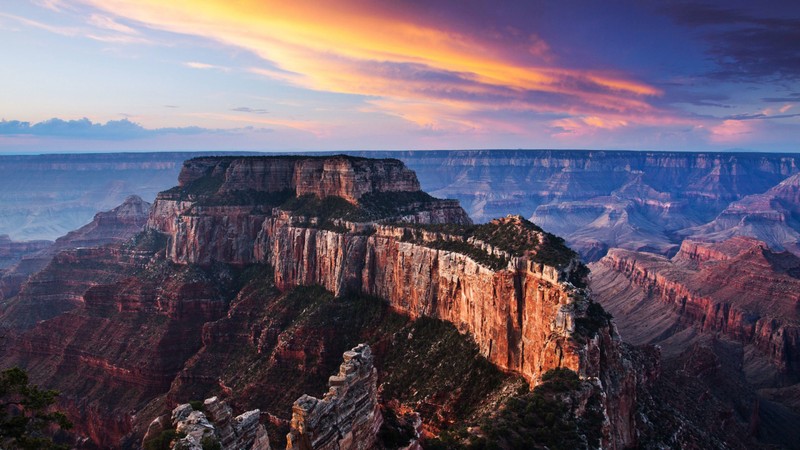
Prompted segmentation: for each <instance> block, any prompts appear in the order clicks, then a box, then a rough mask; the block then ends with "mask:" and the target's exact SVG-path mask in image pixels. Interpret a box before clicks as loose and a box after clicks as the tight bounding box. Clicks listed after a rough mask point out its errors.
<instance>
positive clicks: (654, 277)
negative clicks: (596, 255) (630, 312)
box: [593, 237, 800, 374]
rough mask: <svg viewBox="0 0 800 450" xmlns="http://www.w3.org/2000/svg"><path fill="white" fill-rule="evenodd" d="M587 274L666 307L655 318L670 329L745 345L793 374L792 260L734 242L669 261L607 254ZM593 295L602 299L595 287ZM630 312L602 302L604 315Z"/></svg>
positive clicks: (795, 284)
mask: <svg viewBox="0 0 800 450" xmlns="http://www.w3.org/2000/svg"><path fill="white" fill-rule="evenodd" d="M593 269H594V272H595V275H594V277H595V278H596V279H602V278H603V277H604V276H605V275H606V274H609V275H610V274H620V275H622V276H624V277H625V278H627V279H628V280H630V283H632V284H633V285H636V286H640V287H641V288H642V289H644V290H646V291H647V292H649V295H650V296H651V297H652V298H653V300H654V301H658V302H662V303H663V304H665V305H667V306H669V308H670V309H671V310H672V311H673V313H671V314H668V315H664V316H662V318H663V319H665V320H670V319H671V322H672V324H673V325H670V326H674V325H679V326H683V327H686V326H691V327H694V328H697V329H699V330H700V331H702V332H705V333H715V332H720V333H723V334H725V335H727V336H729V337H730V338H732V339H735V340H737V341H741V342H744V343H747V344H752V345H753V346H754V347H755V348H757V349H758V350H759V351H760V352H761V353H762V354H763V355H764V356H766V357H767V358H769V360H770V361H771V362H772V363H773V364H774V365H775V366H777V367H779V368H780V369H781V370H784V371H787V372H789V373H795V374H796V373H797V370H798V368H799V367H800V326H799V325H800V316H798V312H797V304H798V303H800V294H798V293H800V280H798V279H797V278H796V277H795V276H796V273H797V271H798V270H799V269H800V259H798V258H796V257H794V256H793V255H790V254H787V253H784V254H777V253H774V252H772V251H771V250H769V248H768V247H767V246H766V245H765V244H764V243H762V242H759V241H756V240H754V239H750V238H742V237H740V238H734V239H731V240H729V241H726V242H724V243H721V244H700V243H697V242H691V241H685V242H684V244H683V246H682V247H681V251H680V252H679V253H678V254H677V255H676V256H675V257H674V258H673V259H672V260H668V259H666V258H663V257H659V256H656V255H649V254H643V253H635V252H629V251H625V250H620V249H613V250H612V251H610V252H609V254H608V255H607V256H606V257H605V258H603V259H602V260H601V261H600V262H598V263H596V265H594V266H593ZM609 278H610V277H609ZM598 292H599V295H600V298H601V299H603V298H604V296H608V294H606V292H607V291H606V290H605V289H603V288H601V289H599V290H598ZM632 306H633V305H630V304H629V305H625V304H622V302H614V300H613V299H609V309H610V310H611V311H612V312H615V311H616V310H618V309H623V308H631V307H632ZM620 312H621V313H623V314H625V313H624V312H623V311H620ZM623 332H624V331H623ZM636 337H637V334H636V333H633V336H632V338H633V339H634V342H636V341H637V339H636ZM643 340H644V341H645V342H646V341H647V339H643ZM651 341H652V339H651Z"/></svg>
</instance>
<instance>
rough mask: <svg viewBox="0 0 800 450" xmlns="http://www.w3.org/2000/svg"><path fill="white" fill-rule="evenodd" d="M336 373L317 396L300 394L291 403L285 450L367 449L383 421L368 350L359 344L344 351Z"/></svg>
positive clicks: (376, 375) (375, 373) (371, 357)
mask: <svg viewBox="0 0 800 450" xmlns="http://www.w3.org/2000/svg"><path fill="white" fill-rule="evenodd" d="M343 358H344V362H342V364H341V366H339V373H338V374H336V375H334V376H332V377H330V380H329V381H328V384H329V386H330V387H329V390H328V392H327V393H326V394H325V396H324V397H323V398H321V399H318V398H315V397H311V396H310V395H303V396H302V397H300V398H299V399H297V401H296V402H294V406H293V407H292V421H291V431H290V432H289V434H288V435H287V436H286V441H287V443H286V449H287V450H367V449H372V448H375V447H376V441H377V437H378V430H379V429H380V427H381V424H382V423H383V417H382V416H381V411H380V408H379V407H378V373H377V370H376V369H375V367H373V356H372V351H371V350H370V348H369V345H367V344H359V345H357V346H356V347H354V348H353V349H352V350H350V351H346V352H344V355H343Z"/></svg>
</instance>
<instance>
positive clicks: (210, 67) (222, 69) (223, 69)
mask: <svg viewBox="0 0 800 450" xmlns="http://www.w3.org/2000/svg"><path fill="white" fill-rule="evenodd" d="M183 65H184V66H186V67H191V68H192V69H199V70H219V71H220V72H230V71H231V69H230V67H224V66H217V65H215V64H207V63H202V62H197V61H188V62H185V63H183Z"/></svg>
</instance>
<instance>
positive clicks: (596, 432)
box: [424, 368, 603, 450]
mask: <svg viewBox="0 0 800 450" xmlns="http://www.w3.org/2000/svg"><path fill="white" fill-rule="evenodd" d="M584 389H592V388H591V386H590V385H587V383H585V382H581V381H580V379H579V378H578V375H577V374H576V373H575V372H573V371H571V370H569V369H563V368H562V369H553V370H550V371H548V372H547V373H546V374H545V375H544V376H543V377H542V384H540V385H539V386H537V387H536V388H534V389H533V391H531V392H528V391H527V388H525V389H521V390H520V392H518V393H517V394H516V395H513V396H511V397H510V398H508V399H507V400H506V402H505V404H504V405H503V406H502V408H501V409H500V410H499V411H498V412H497V413H496V414H493V415H489V416H487V417H484V418H483V419H481V420H480V421H479V422H478V424H477V427H470V428H469V429H468V428H467V427H465V426H461V427H459V428H456V429H452V430H448V431H446V432H444V433H442V434H441V435H440V436H439V437H438V438H435V439H431V440H428V441H426V442H425V444H424V445H425V448H426V449H433V450H444V449H462V450H479V449H481V450H482V449H487V450H488V449H492V450H517V449H519V450H522V449H550V450H559V449H563V450H568V449H570V450H571V449H580V448H597V447H599V445H600V438H601V437H602V429H601V427H602V422H603V414H602V411H600V403H599V399H598V398H596V396H597V394H596V393H591V394H590V396H589V400H588V403H587V408H586V411H585V413H584V414H583V415H582V416H580V417H576V415H575V414H574V411H572V409H571V408H570V406H569V405H570V402H569V401H566V400H567V399H569V398H570V397H572V398H573V399H574V398H575V397H577V394H579V393H580V392H581V391H582V390H584Z"/></svg>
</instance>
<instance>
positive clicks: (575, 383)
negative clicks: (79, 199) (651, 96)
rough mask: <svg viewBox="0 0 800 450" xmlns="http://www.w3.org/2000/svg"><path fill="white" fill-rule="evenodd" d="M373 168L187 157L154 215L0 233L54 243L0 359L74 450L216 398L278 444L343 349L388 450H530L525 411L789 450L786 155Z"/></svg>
mask: <svg viewBox="0 0 800 450" xmlns="http://www.w3.org/2000/svg"><path fill="white" fill-rule="evenodd" d="M381 156H386V155H385V154H383V153H382V154H381ZM391 156H396V157H397V159H388V160H387V159H383V160H373V159H369V158H363V157H353V156H341V155H339V156H304V155H286V156H276V157H254V156H244V157H239V156H223V157H205V156H203V157H198V158H194V159H190V160H188V161H186V162H185V163H184V164H183V166H182V169H181V172H180V174H177V175H176V176H177V179H178V185H177V186H175V187H172V188H168V186H169V185H166V186H163V187H161V188H160V189H161V192H160V193H159V194H158V195H157V196H156V198H155V201H154V202H153V204H152V207H150V205H148V204H146V202H143V201H142V200H141V199H138V200H137V199H135V198H131V199H129V200H130V201H126V202H125V203H126V205H124V207H120V209H119V210H115V211H118V212H117V213H114V214H112V213H108V214H110V215H102V214H98V215H97V216H96V217H95V220H94V221H93V222H92V223H91V224H90V225H87V226H86V227H84V228H83V229H82V230H83V231H80V230H79V231H78V232H76V233H71V234H68V235H67V236H65V237H64V238H61V239H59V240H58V241H56V244H55V245H50V244H49V243H35V242H31V243H29V244H17V243H14V242H13V241H11V240H10V239H9V240H8V242H9V245H8V248H9V251H8V252H7V254H8V256H9V258H8V259H9V261H12V260H16V261H18V262H17V263H14V264H17V265H19V261H28V262H29V263H30V262H32V261H34V260H35V258H33V257H32V256H31V255H36V254H37V252H42V254H44V253H45V252H46V251H47V250H44V249H37V247H36V246H37V245H42V246H48V247H49V248H51V250H49V251H50V252H51V253H50V254H49V256H48V258H49V259H47V261H48V262H47V264H43V265H42V266H43V267H42V266H40V267H38V268H37V270H38V269H39V268H40V269H41V270H40V271H38V272H36V271H33V272H31V274H30V275H29V274H26V275H25V276H24V277H17V280H18V282H17V286H18V287H16V288H14V289H11V290H7V292H8V295H6V296H5V297H6V298H5V299H4V300H3V301H2V308H0V324H2V327H3V339H5V340H6V342H5V343H4V346H3V350H2V352H0V364H2V365H3V366H10V365H14V364H19V365H21V366H23V367H25V368H26V369H27V370H29V371H30V372H31V374H32V378H33V380H34V381H35V382H37V383H40V384H42V385H45V386H49V387H53V388H56V389H59V390H61V391H62V393H63V394H62V396H61V406H62V407H63V408H64V409H65V410H66V411H67V412H68V413H69V415H70V417H72V418H73V419H74V420H75V422H76V424H77V427H76V434H77V435H80V436H83V437H84V438H85V441H83V442H84V444H83V445H85V446H86V448H91V446H92V445H96V446H100V447H103V448H105V447H115V448H136V447H138V446H139V445H142V443H143V440H142V439H143V437H144V436H145V435H147V436H148V439H152V438H153V436H151V435H150V434H149V433H148V428H149V426H150V425H151V423H152V421H153V420H154V419H155V418H157V417H164V414H168V413H169V412H170V411H172V410H173V409H174V408H175V407H176V406H177V405H180V404H184V403H186V402H188V401H190V400H191V401H197V400H200V399H204V398H210V397H213V396H217V397H218V398H219V399H223V400H222V401H224V402H226V403H227V404H230V405H231V408H233V409H235V410H237V411H247V410H255V409H259V410H260V411H261V413H260V418H261V419H260V422H261V423H262V425H263V426H264V427H265V429H266V430H268V432H269V433H268V434H269V440H270V441H271V442H270V444H271V446H272V448H283V447H284V446H286V444H287V440H286V438H285V437H286V436H287V435H288V434H289V433H291V432H292V429H293V428H292V423H293V422H295V423H298V422H297V421H296V420H294V419H293V418H292V411H293V405H294V404H295V402H296V401H298V399H301V398H306V399H307V400H308V401H309V402H310V401H311V400H309V399H312V398H316V397H318V398H323V397H320V396H319V395H320V394H323V393H324V392H326V391H327V390H329V389H330V386H329V385H328V382H329V376H330V375H331V374H336V373H338V369H339V366H340V363H341V355H342V354H343V353H345V352H347V351H349V350H352V349H353V348H354V347H355V346H356V345H357V344H360V343H368V344H369V346H370V348H371V349H372V350H371V351H372V358H373V360H374V362H373V364H374V367H375V368H377V371H376V372H375V373H376V375H375V377H376V378H377V386H378V388H379V392H381V394H380V395H379V396H378V397H379V401H378V406H379V410H380V416H381V417H383V420H382V423H381V425H375V423H376V422H370V423H372V425H370V426H369V427H368V428H370V429H372V428H374V427H373V425H374V426H377V427H379V428H380V431H379V432H378V434H379V436H380V438H379V440H378V441H379V443H380V445H384V446H385V445H388V444H387V443H388V442H396V443H398V444H397V445H396V446H394V447H391V448H400V447H402V446H403V445H421V446H422V448H428V447H430V448H468V445H469V443H470V442H478V441H481V442H485V443H488V442H495V443H497V442H502V443H503V444H502V445H503V446H505V445H510V444H509V441H508V440H507V439H509V437H508V436H509V434H508V433H512V434H515V433H517V432H519V433H523V434H524V433H530V434H526V435H529V436H534V435H535V436H537V437H535V438H533V437H531V438H530V439H532V440H531V441H530V442H537V443H539V445H550V444H542V443H543V442H549V441H547V439H548V437H547V436H544V435H542V434H541V432H533V431H530V430H527V429H526V428H525V425H523V424H522V422H515V421H516V420H517V419H514V412H513V407H515V406H514V405H520V404H524V403H525V402H530V401H534V402H539V403H541V402H545V403H544V404H546V405H550V406H547V408H553V410H554V411H560V412H559V413H558V414H556V416H557V417H559V418H560V419H559V420H562V419H563V420H564V421H565V422H563V423H562V425H563V426H564V427H565V428H564V429H565V430H566V429H570V430H574V431H575V433H576V434H575V435H574V438H575V439H577V440H576V441H574V442H581V444H575V446H578V447H582V448H594V447H598V446H603V447H604V448H628V447H631V446H640V447H643V448H657V447H659V446H662V447H663V446H665V445H666V446H673V447H674V446H699V447H702V448H759V446H760V445H762V444H763V442H766V443H768V444H769V443H772V444H777V445H783V446H788V447H791V445H790V444H787V443H791V442H792V439H794V435H792V434H791V431H788V432H787V431H786V430H787V429H790V428H791V427H785V426H784V427H782V428H783V430H781V426H780V424H781V423H783V424H785V423H786V422H787V421H791V420H794V419H795V418H796V416H795V414H796V413H795V412H793V411H796V410H797V405H795V404H794V403H792V400H791V399H792V398H796V396H795V395H794V394H793V393H794V392H795V390H796V385H795V383H796V374H797V367H798V365H797V364H798V360H797V337H798V332H797V321H796V314H797V299H796V298H795V296H796V294H795V292H797V291H796V286H795V285H796V282H797V281H796V280H797V270H796V268H797V266H798V264H796V262H795V260H796V257H795V256H793V255H792V253H791V251H792V250H793V249H794V248H793V247H792V239H793V237H792V236H794V235H793V234H792V233H793V232H794V231H791V230H795V227H796V219H795V217H796V215H797V213H796V211H795V208H796V205H797V203H798V202H797V199H796V192H797V190H796V189H795V187H796V186H797V183H796V180H797V175H796V173H797V164H796V160H795V159H794V158H795V156H793V155H753V154H738V155H731V154H729V155H724V154H696V153H687V154H677V153H676V154H668V153H646V152H641V153H633V152H567V151H564V152H560V151H541V152H522V151H520V152H515V151H497V152H410V153H409V152H394V153H392V154H391ZM401 160H403V162H401ZM411 169H414V170H411ZM415 172H417V173H419V178H418V177H417V174H415ZM170 184H172V183H170ZM431 186H432V187H433V189H431ZM423 187H424V188H425V189H426V190H431V191H432V193H433V194H435V195H437V196H438V195H447V196H452V197H456V198H457V199H460V200H461V201H462V202H463V204H465V205H466V206H467V208H468V209H469V211H470V215H472V218H473V219H476V222H477V224H476V223H473V222H472V220H471V218H470V215H468V214H467V212H466V211H465V210H464V209H462V208H461V206H460V204H459V202H458V201H457V200H443V199H439V198H436V197H434V196H433V195H430V194H428V193H426V192H424V191H423V190H422V188H423ZM478 194H479V195H478ZM147 211H149V214H147V213H146V212H147ZM493 212H502V213H501V214H497V215H499V216H501V218H499V219H492V218H491V216H490V215H489V214H490V213H493ZM507 213H516V214H512V215H507ZM134 217H135V218H134ZM144 217H146V220H145V219H144ZM525 217H531V218H532V219H533V220H534V222H536V223H535V224H534V223H531V222H529V221H528V220H526V219H525ZM743 224H744V225H743ZM752 224H756V225H753V226H751V225H752ZM764 224H766V225H764ZM143 225H144V228H143V231H141V232H139V231H140V230H142V226H143ZM137 232H138V234H136V233H137ZM552 232H555V233H556V234H560V235H563V236H565V238H566V242H564V240H562V239H560V238H558V237H557V236H555V235H554V234H551V233H552ZM740 235H750V236H754V237H756V238H759V239H762V240H764V241H766V242H761V241H757V240H755V239H751V238H744V237H736V236H740ZM731 237H733V239H729V238H731ZM686 238H688V240H686ZM93 239H94V240H93ZM726 239H727V240H726ZM702 241H721V242H719V243H709V242H702ZM59 242H60V243H61V244H59ZM106 243H111V245H107V246H104V247H96V245H99V244H106ZM566 244H569V245H570V246H575V248H576V250H578V251H579V253H575V252H573V251H572V250H570V249H569V248H568V247H567V245H566ZM26 246H27V247H26ZM90 247H91V248H90ZM620 247H622V248H620ZM12 249H13V251H12ZM783 249H786V250H789V251H790V252H784V253H781V252H780V251H781V250H783ZM793 258H794V259H793ZM581 259H583V260H588V261H596V262H593V263H592V264H591V265H590V267H591V269H592V275H591V276H590V277H589V278H588V279H587V274H588V271H587V270H586V267H585V266H584V265H583V264H582V262H581ZM14 264H10V265H9V266H8V267H7V269H4V270H8V269H14V267H15V266H14ZM34 272H36V273H34ZM29 276H30V277H29ZM28 277H29V278H28ZM587 281H588V283H589V285H588V287H589V288H591V290H592V291H594V293H593V294H592V293H590V292H589V291H588V290H587V284H586V283H587ZM744 292H746V293H748V295H742V293H744ZM593 298H596V299H597V300H598V302H599V304H602V305H603V306H604V307H605V308H607V309H608V310H609V311H610V312H611V313H612V314H613V316H614V317H615V322H611V320H610V317H611V316H610V315H608V314H606V312H605V311H603V308H601V307H600V306H599V304H598V303H597V302H595V301H594V300H593ZM623 341H624V342H623ZM628 343H632V344H635V345H636V346H637V347H633V346H631V345H628ZM652 344H656V345H658V347H653V346H652ZM368 359H369V358H368ZM408 361H414V363H413V364H411V365H410V364H409V363H408ZM409 366H411V367H409ZM560 370H568V372H559V371H560ZM570 373H574V374H575V377H576V378H574V379H573V378H571V377H572V375H569V374H570ZM720 380H721V381H720ZM559 386H560V387H559ZM563 386H569V389H568V390H567V391H565V392H562V391H560V390H559V389H562V387H563ZM523 392H527V393H523ZM693 395H696V396H704V397H703V398H706V399H707V403H706V407H705V408H703V409H702V410H700V409H694V408H691V407H690V406H689V405H691V404H692V403H693V401H694V400H695V399H694V398H693V397H692V396H693ZM304 396H305V397H304ZM540 407H541V408H544V406H542V405H540ZM564 408H565V409H564ZM365 415H369V414H368V413H365ZM373 417H375V416H374V415H373ZM315 420H316V419H315ZM162 422H163V423H164V424H165V427H166V428H164V430H162V431H169V427H172V426H174V424H173V423H172V422H171V420H167V419H162ZM495 422H496V423H500V424H505V425H503V426H504V427H506V428H503V427H499V428H498V427H496V426H492V425H490V424H491V423H495ZM320 423H332V422H330V421H327V420H322V422H320ZM511 424H514V425H513V426H512V425H511ZM508 427H511V428H508ZM501 430H505V432H501ZM511 430H517V431H513V432H512V431H511ZM565 436H566V435H565ZM570 436H573V435H572V434H570ZM754 438H758V439H760V441H759V440H755V439H754ZM564 439H567V438H566V437H565V438H564ZM570 439H572V438H570ZM289 441H290V442H291V438H290V439H289ZM148 442H149V441H148ZM294 442H298V441H297V440H295V441H294ZM331 442H332V441H331ZM400 442H403V444H402V445H400V444H399V443H400ZM565 442H566V441H565ZM570 442H573V441H570ZM392 445H395V444H392ZM441 445H444V447H441ZM387 448H389V447H387ZM503 448H504V447H503Z"/></svg>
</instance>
